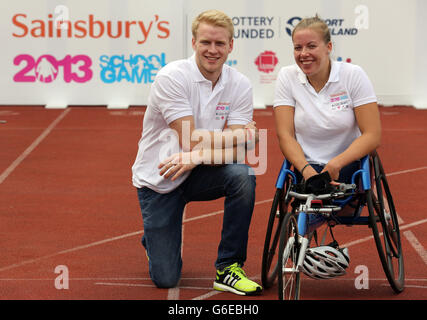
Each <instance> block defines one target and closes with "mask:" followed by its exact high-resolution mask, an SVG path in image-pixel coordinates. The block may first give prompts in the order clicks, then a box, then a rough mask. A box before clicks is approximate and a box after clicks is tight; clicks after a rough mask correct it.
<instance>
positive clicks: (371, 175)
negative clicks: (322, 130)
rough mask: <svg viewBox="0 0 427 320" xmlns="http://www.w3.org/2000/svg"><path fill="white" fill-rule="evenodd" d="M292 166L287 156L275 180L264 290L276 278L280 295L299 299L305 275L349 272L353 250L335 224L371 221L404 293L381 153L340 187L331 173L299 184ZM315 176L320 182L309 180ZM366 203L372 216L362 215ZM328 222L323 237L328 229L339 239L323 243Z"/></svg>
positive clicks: (396, 286) (391, 277) (388, 270)
mask: <svg viewBox="0 0 427 320" xmlns="http://www.w3.org/2000/svg"><path fill="white" fill-rule="evenodd" d="M291 167H292V164H291V163H290V162H289V161H287V160H286V159H285V160H284V161H283V164H282V167H281V169H280V172H279V175H278V178H277V181H276V192H275V196H274V199H273V203H272V207H271V211H270V216H269V220H268V225H267V231H266V237H265V242H264V250H263V256H262V273H261V278H262V284H263V286H264V288H266V289H268V288H270V287H272V286H273V284H274V283H275V281H276V279H277V280H278V297H279V299H280V300H285V299H295V300H297V299H299V298H300V291H301V273H304V274H305V275H307V276H309V277H311V278H315V279H327V278H332V277H335V276H338V275H343V274H345V269H346V267H348V263H349V256H348V252H347V249H346V248H343V249H341V248H339V247H338V244H337V242H336V241H335V239H334V238H333V233H332V228H333V227H335V226H337V225H347V226H353V225H367V226H368V227H369V228H371V229H372V233H373V238H374V241H375V244H376V248H377V251H378V255H379V258H380V261H381V265H382V268H383V270H384V272H385V275H386V277H387V280H388V282H389V284H390V286H391V288H392V289H393V291H394V292H396V293H400V292H402V291H403V290H404V280H405V273H404V264H403V254H402V246H401V239H400V232H399V223H398V217H397V214H396V209H395V206H394V202H393V198H392V195H391V192H390V188H389V184H388V182H387V179H386V175H385V173H384V169H383V166H382V163H381V161H380V157H379V155H378V153H377V152H376V151H374V152H373V153H372V154H370V155H367V156H365V157H364V158H362V159H361V160H360V168H359V169H358V170H356V171H355V172H354V173H353V175H352V179H351V183H350V184H345V183H342V184H340V185H339V186H332V185H331V184H330V183H329V182H330V181H331V180H330V177H329V174H328V173H327V172H325V173H323V174H319V175H317V176H313V177H311V178H310V179H308V180H307V181H302V182H299V183H298V181H297V175H296V174H295V172H294V171H292V170H291ZM325 174H326V175H325ZM312 178H314V179H316V180H313V181H309V180H311V179H312ZM364 207H367V211H368V214H367V215H363V214H362V211H363V208H364ZM325 224H326V228H325V231H324V235H323V239H325V233H326V232H327V230H328V229H329V230H330V232H331V235H332V238H333V240H334V241H333V242H332V243H331V244H329V245H327V246H324V245H323V243H321V245H320V246H319V245H318V241H317V240H318V235H317V231H318V230H320V226H322V225H325ZM316 244H317V246H315V245H316ZM310 245H314V246H310Z"/></svg>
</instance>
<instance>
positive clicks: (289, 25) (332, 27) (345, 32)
mask: <svg viewBox="0 0 427 320" xmlns="http://www.w3.org/2000/svg"><path fill="white" fill-rule="evenodd" d="M301 20H302V18H301V17H292V18H290V19H289V20H288V21H287V22H286V28H285V29H286V33H287V34H288V35H289V36H292V31H293V30H294V28H295V27H296V25H297V24H298V23H299V22H300V21H301ZM323 21H324V22H325V23H326V24H327V26H328V27H329V31H330V33H331V35H332V36H355V35H357V33H358V28H357V26H356V23H355V26H351V27H349V26H346V25H345V24H344V21H345V20H344V19H342V18H333V19H323Z"/></svg>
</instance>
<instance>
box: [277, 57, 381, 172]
mask: <svg viewBox="0 0 427 320" xmlns="http://www.w3.org/2000/svg"><path fill="white" fill-rule="evenodd" d="M376 101H377V98H376V96H375V92H374V89H373V86H372V84H371V82H370V80H369V78H368V76H367V75H366V73H365V72H364V71H363V70H362V68H360V67H359V66H356V65H353V64H350V63H344V62H337V61H333V62H332V67H331V72H330V75H329V80H328V82H327V83H326V84H325V86H324V87H323V88H322V90H321V91H320V92H318V93H317V92H316V91H315V90H314V88H313V87H312V86H311V84H310V83H309V82H308V80H307V76H306V75H305V74H304V73H303V72H302V71H301V69H300V68H299V67H298V66H297V65H296V64H294V65H291V66H287V67H283V68H282V69H281V70H280V72H279V76H278V79H277V81H276V89H275V99H274V104H273V106H274V107H277V106H292V107H295V114H294V125H295V136H296V139H297V141H298V143H299V144H300V145H301V147H302V149H303V151H304V154H305V157H306V159H307V161H308V162H310V163H317V164H323V165H324V164H327V163H328V162H329V160H331V159H332V158H334V157H336V156H337V155H339V154H340V153H342V152H343V151H345V150H346V149H347V148H348V146H349V145H350V144H351V143H352V142H353V141H354V140H355V139H356V138H357V137H359V136H360V130H359V127H358V125H357V121H356V118H355V115H354V112H353V108H356V107H358V106H362V105H364V104H367V103H371V102H376Z"/></svg>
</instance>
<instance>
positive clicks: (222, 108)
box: [215, 102, 230, 120]
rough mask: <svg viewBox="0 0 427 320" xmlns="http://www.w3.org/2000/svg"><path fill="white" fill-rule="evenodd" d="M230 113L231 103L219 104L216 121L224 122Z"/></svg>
mask: <svg viewBox="0 0 427 320" xmlns="http://www.w3.org/2000/svg"><path fill="white" fill-rule="evenodd" d="M229 113H230V103H229V102H219V103H218V105H217V106H216V109H215V120H224V119H225V118H227V116H228V114H229Z"/></svg>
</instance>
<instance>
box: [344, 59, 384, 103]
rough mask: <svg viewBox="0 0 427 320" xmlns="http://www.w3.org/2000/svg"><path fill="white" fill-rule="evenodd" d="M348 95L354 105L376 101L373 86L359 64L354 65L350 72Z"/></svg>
mask: <svg viewBox="0 0 427 320" xmlns="http://www.w3.org/2000/svg"><path fill="white" fill-rule="evenodd" d="M350 96H351V99H352V101H353V106H354V107H358V106H361V105H364V104H367V103H372V102H377V97H376V95H375V91H374V87H373V85H372V83H371V81H370V80H369V78H368V75H367V74H366V73H365V71H364V70H363V69H362V68H361V67H359V66H354V71H353V72H352V77H351V89H350Z"/></svg>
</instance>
